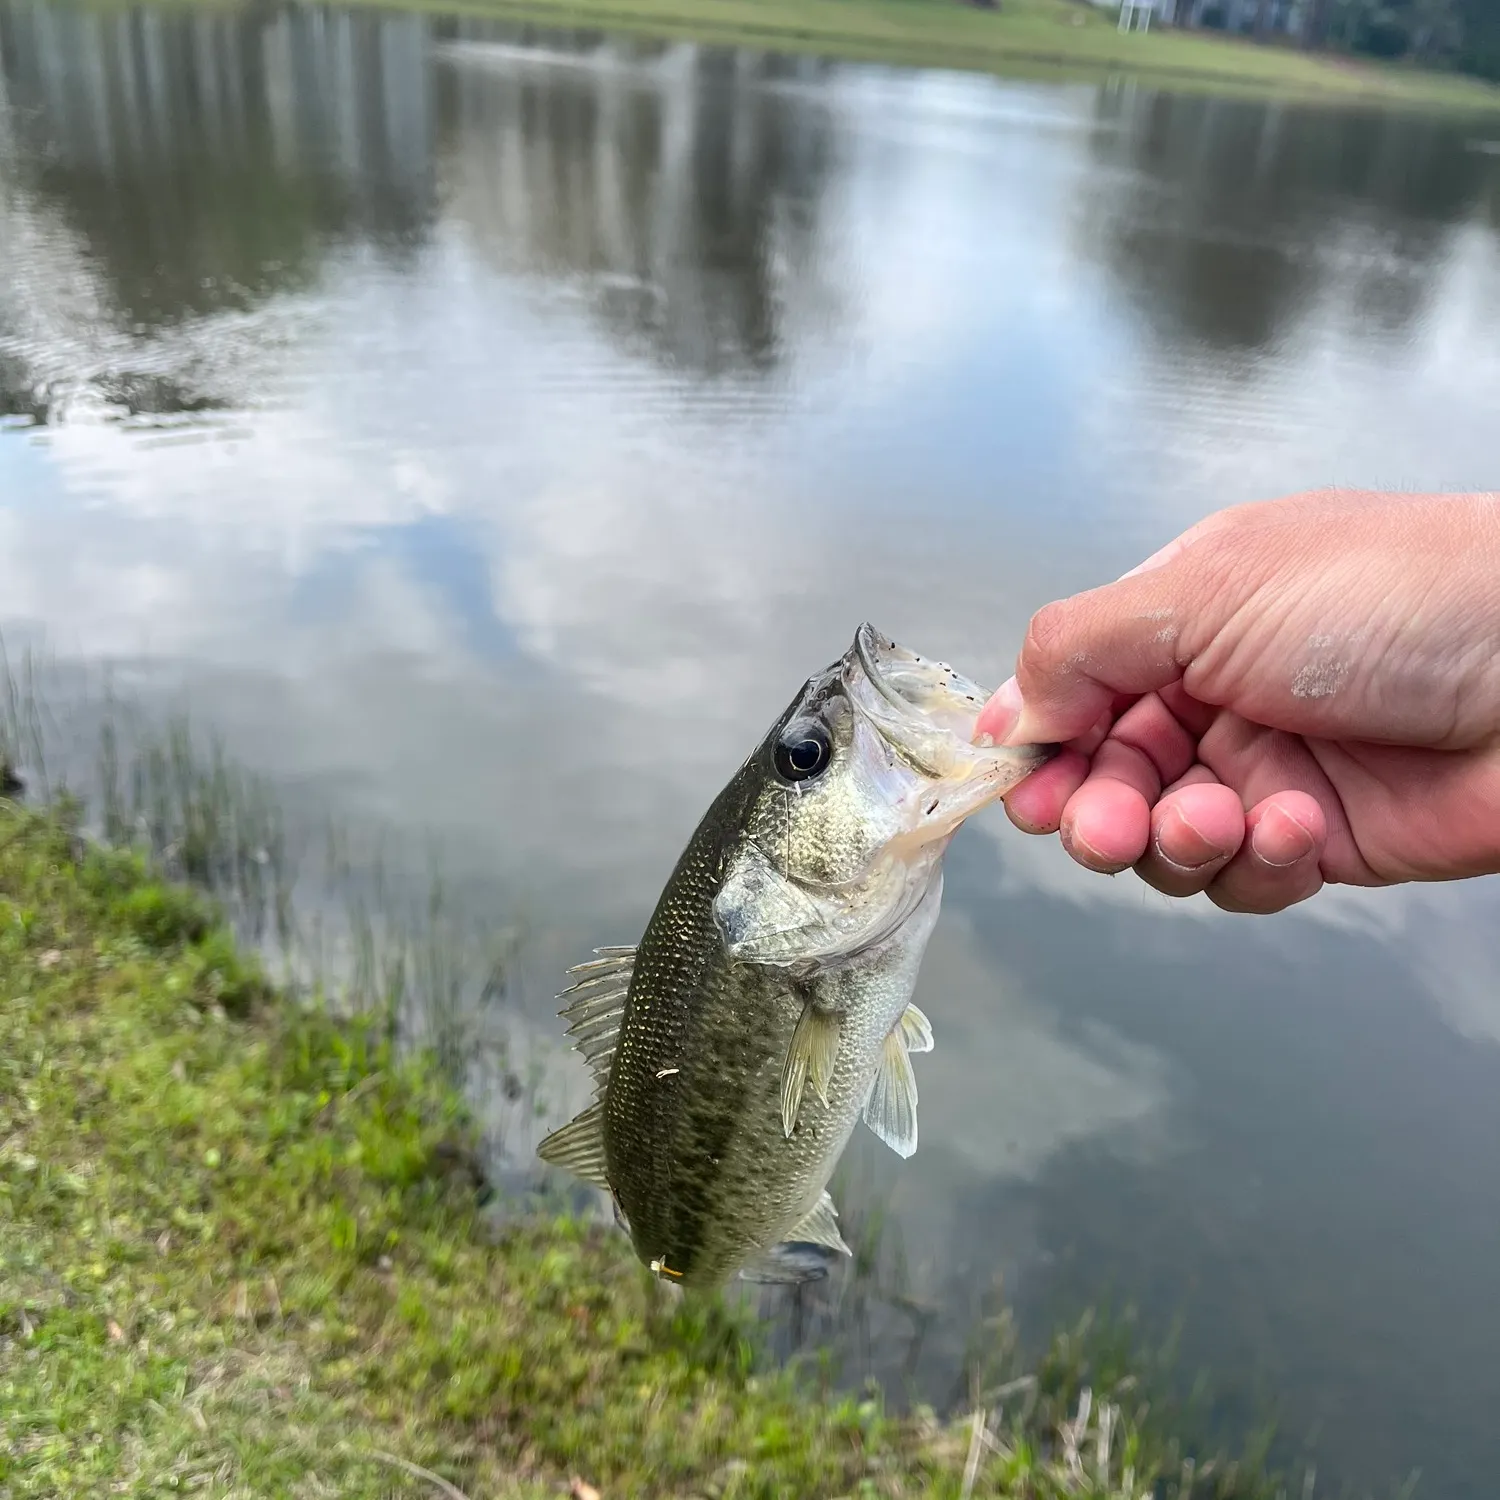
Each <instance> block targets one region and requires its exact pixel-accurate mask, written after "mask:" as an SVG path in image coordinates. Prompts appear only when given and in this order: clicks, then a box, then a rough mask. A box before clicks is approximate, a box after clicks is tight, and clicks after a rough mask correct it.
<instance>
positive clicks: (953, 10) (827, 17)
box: [366, 0, 1500, 113]
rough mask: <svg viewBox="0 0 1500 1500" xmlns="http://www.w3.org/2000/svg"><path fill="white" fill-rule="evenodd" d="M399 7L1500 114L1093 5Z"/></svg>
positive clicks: (795, 1) (1319, 59) (799, 2)
mask: <svg viewBox="0 0 1500 1500" xmlns="http://www.w3.org/2000/svg"><path fill="white" fill-rule="evenodd" d="M366 3H373V4H379V5H387V4H389V5H391V6H393V7H395V8H399V9H420V10H429V11H434V12H446V13H449V14H455V15H457V14H462V15H470V16H485V15H487V16H493V17H495V18H497V19H509V20H514V21H523V22H532V23H534V24H536V25H540V26H558V27H590V28H601V29H606V30H614V31H631V32H640V33H646V34H648V35H654V36H659V37H670V38H677V39H694V40H699V41H705V42H718V43H722V44H725V45H731V44H733V45H743V46H749V47H758V48H765V49H768V50H774V51H788V52H811V53H821V54H824V55H827V56H830V57H838V58H846V59H849V60H851V61H874V62H888V63H906V64H913V65H919V66H929V67H945V68H956V69H964V70H969V71H978V72H992V73H1001V74H1007V75H1015V74H1018V73H1019V74H1033V75H1037V76H1048V77H1058V76H1063V77H1067V76H1074V77H1095V78H1097V77H1098V76H1099V75H1100V74H1101V73H1119V74H1126V75H1129V76H1139V77H1141V78H1142V79H1143V80H1151V81H1156V82H1160V83H1164V84H1166V83H1170V84H1172V85H1173V86H1174V87H1184V86H1185V87H1193V88H1209V89H1212V90H1214V91H1216V92H1234V93H1250V94H1256V95H1260V96H1274V97H1281V98H1298V99H1305V100H1310V101H1314V100H1316V101H1326V102H1341V103H1348V102H1357V101H1362V100H1363V101H1367V102H1370V103H1378V104H1384V105H1403V106H1424V107H1429V108H1443V109H1461V110H1474V111H1486V112H1488V111H1494V112H1496V113H1500V85H1496V84H1491V83H1486V82H1485V81H1484V80H1482V79H1477V78H1471V77H1466V76H1464V75H1461V74H1456V73H1445V72H1435V71H1431V70H1422V69H1417V68H1412V67H1407V66H1403V65H1400V64H1382V63H1378V62H1375V61H1373V60H1366V59H1359V58H1351V57H1347V56H1343V55H1334V54H1315V53H1308V52H1305V51H1302V50H1300V49H1298V48H1295V47H1293V46H1289V45H1286V44H1276V45H1270V44H1266V45H1262V44H1259V43H1256V42H1253V41H1251V40H1249V39H1247V38H1242V37H1232V36H1226V35H1216V34H1213V33H1205V32H1201V31H1195V32H1185V31H1176V30H1171V29H1168V28H1163V27H1159V26H1154V27H1153V28H1152V29H1151V30H1150V31H1149V32H1139V31H1137V32H1132V33H1122V32H1121V31H1119V29H1118V28H1117V25H1116V16H1115V13H1114V12H1113V11H1111V10H1107V9H1103V8H1100V7H1098V6H1094V5H1090V4H1088V3H1085V0H1001V4H1000V9H999V10H996V11H987V10H981V9H979V8H977V7H975V6H972V5H968V4H964V3H962V0H366Z"/></svg>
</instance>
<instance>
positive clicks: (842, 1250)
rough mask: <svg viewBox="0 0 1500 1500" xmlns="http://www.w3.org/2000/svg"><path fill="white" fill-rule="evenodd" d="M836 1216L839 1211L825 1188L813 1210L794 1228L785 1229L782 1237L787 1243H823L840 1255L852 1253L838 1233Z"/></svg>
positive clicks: (837, 1216)
mask: <svg viewBox="0 0 1500 1500" xmlns="http://www.w3.org/2000/svg"><path fill="white" fill-rule="evenodd" d="M838 1218H839V1211H838V1209H836V1208H835V1207H834V1206H833V1199H832V1198H831V1197H830V1196H829V1193H828V1190H827V1188H825V1189H824V1190H823V1192H822V1194H821V1195H820V1196H819V1198H818V1201H817V1203H816V1204H815V1205H814V1207H813V1211H812V1212H811V1213H810V1214H808V1216H807V1217H806V1218H805V1219H803V1220H802V1221H801V1222H800V1223H799V1224H797V1225H796V1226H795V1227H794V1228H792V1229H789V1230H787V1232H786V1235H785V1236H784V1238H785V1240H786V1242H787V1243H788V1244H799V1245H824V1246H826V1247H827V1248H828V1249H829V1250H837V1251H838V1252H839V1254H840V1255H852V1254H853V1253H854V1252H853V1251H852V1250H850V1248H849V1247H848V1246H847V1245H846V1244H845V1243H844V1237H843V1235H841V1234H840V1233H839V1225H838Z"/></svg>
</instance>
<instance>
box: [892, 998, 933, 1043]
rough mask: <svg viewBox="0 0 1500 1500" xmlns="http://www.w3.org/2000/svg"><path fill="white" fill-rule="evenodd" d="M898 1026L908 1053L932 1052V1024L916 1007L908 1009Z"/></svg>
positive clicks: (912, 1006) (910, 1006) (909, 1006)
mask: <svg viewBox="0 0 1500 1500" xmlns="http://www.w3.org/2000/svg"><path fill="white" fill-rule="evenodd" d="M897 1026H898V1029H899V1030H900V1032H901V1040H902V1041H903V1042H904V1043H905V1044H906V1050H907V1051H908V1052H931V1051H932V1022H931V1021H929V1020H928V1019H927V1017H926V1016H924V1015H923V1014H922V1012H921V1011H919V1010H918V1009H917V1007H916V1006H915V1005H908V1006H907V1007H906V1010H905V1012H904V1013H903V1014H902V1016H901V1020H900V1021H899V1022H898V1023H897Z"/></svg>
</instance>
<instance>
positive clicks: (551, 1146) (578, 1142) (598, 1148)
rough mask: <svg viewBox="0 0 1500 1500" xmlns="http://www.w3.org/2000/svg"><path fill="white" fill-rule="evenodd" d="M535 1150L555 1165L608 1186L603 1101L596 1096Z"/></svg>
mask: <svg viewBox="0 0 1500 1500" xmlns="http://www.w3.org/2000/svg"><path fill="white" fill-rule="evenodd" d="M536 1154H537V1155H538V1156H539V1157H541V1159H542V1160H543V1161H545V1162H550V1163H551V1164H552V1165H553V1166H554V1167H562V1168H564V1169H565V1170H566V1171H569V1172H571V1173H572V1174H573V1175H574V1176H575V1177H581V1178H582V1179H583V1180H584V1181H585V1182H591V1183H593V1185H594V1186H595V1187H602V1188H607V1187H608V1186H609V1178H608V1176H607V1175H606V1171H605V1163H604V1103H603V1101H602V1100H597V1099H596V1100H595V1101H594V1103H592V1104H591V1105H589V1107H588V1108H587V1109H586V1110H584V1111H583V1112H582V1113H581V1114H578V1115H575V1116H574V1117H573V1118H572V1119H571V1120H569V1121H568V1123H567V1124H566V1125H564V1126H563V1127H562V1129H561V1130H554V1131H553V1132H552V1134H551V1135H549V1136H548V1137H547V1138H546V1140H544V1141H543V1142H542V1144H541V1145H540V1146H538V1147H537V1148H536Z"/></svg>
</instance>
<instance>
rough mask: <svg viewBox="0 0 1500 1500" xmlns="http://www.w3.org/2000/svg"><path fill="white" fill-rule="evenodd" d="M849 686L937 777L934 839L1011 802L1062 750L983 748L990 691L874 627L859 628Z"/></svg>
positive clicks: (879, 725)
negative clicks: (979, 735) (977, 733)
mask: <svg viewBox="0 0 1500 1500" xmlns="http://www.w3.org/2000/svg"><path fill="white" fill-rule="evenodd" d="M844 682H845V686H846V688H847V689H848V691H849V695H850V697H851V699H852V700H853V702H854V704H855V706H856V707H857V708H858V709H859V710H860V712H861V713H862V714H863V715H864V716H865V717H866V718H867V719H868V720H869V721H870V722H871V723H872V724H873V725H874V727H875V729H876V730H877V732H878V733H879V734H880V736H881V737H882V739H884V740H885V741H886V742H887V744H889V745H890V746H891V747H892V749H894V750H895V751H896V752H897V753H898V754H900V755H901V756H902V757H903V758H904V759H905V760H907V761H908V762H910V763H911V764H913V765H914V766H915V767H916V768H917V769H918V770H920V771H921V772H923V773H924V774H925V775H926V776H927V777H930V778H932V782H933V783H934V785H933V786H932V787H931V789H930V790H931V793H932V795H931V797H930V799H929V801H928V802H927V804H926V805H925V806H924V811H923V815H922V818H921V823H922V825H923V826H924V827H925V828H926V829H928V830H930V834H929V836H931V835H935V834H937V833H940V832H943V831H951V830H952V829H954V828H956V827H957V826H958V824H959V823H961V822H962V821H963V820H964V819H965V818H966V817H968V816H969V815H970V814H971V813H973V812H975V811H977V810H978V809H979V808H980V807H982V806H983V805H984V804H985V803H987V802H991V801H994V800H996V799H997V798H1003V797H1004V796H1005V795H1006V794H1007V793H1008V792H1010V791H1011V790H1012V789H1013V788H1015V787H1016V786H1017V785H1019V784H1020V783H1021V782H1022V781H1024V780H1025V779H1026V777H1028V776H1029V775H1030V774H1031V773H1032V772H1033V771H1035V770H1036V769H1037V768H1038V767H1040V766H1043V765H1045V764H1046V763H1047V762H1048V761H1049V760H1051V759H1052V758H1053V756H1054V755H1056V754H1057V751H1058V748H1059V747H1058V746H1056V745H1022V746H1014V747H1011V746H998V745H977V744H975V743H974V726H975V724H976V722H977V721H978V718H979V711H980V709H981V708H983V707H984V705H985V702H986V701H987V700H988V698H989V696H990V693H989V690H988V689H986V688H983V687H981V686H980V685H979V684H978V683H977V682H974V681H972V680H971V679H969V678H967V677H965V676H963V675H962V674H961V673H959V672H957V671H955V670H954V669H953V668H952V667H950V666H949V665H948V663H947V662H944V661H937V660H935V659H934V658H932V657H924V656H919V655H918V654H917V653H916V652H915V651H909V650H908V649H907V648H906V647H905V646H902V645H899V644H897V642H895V641H893V640H892V639H891V638H890V637H889V636H887V635H883V634H882V633H881V632H880V631H878V630H876V629H875V627H874V626H873V625H870V624H869V623H865V624H863V625H861V626H860V627H859V630H858V631H857V632H856V633H855V636H854V644H853V645H852V646H851V647H850V649H849V652H848V654H847V655H846V656H845V658H844ZM923 796H924V797H927V796H928V792H927V791H926V790H924V792H923Z"/></svg>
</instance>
